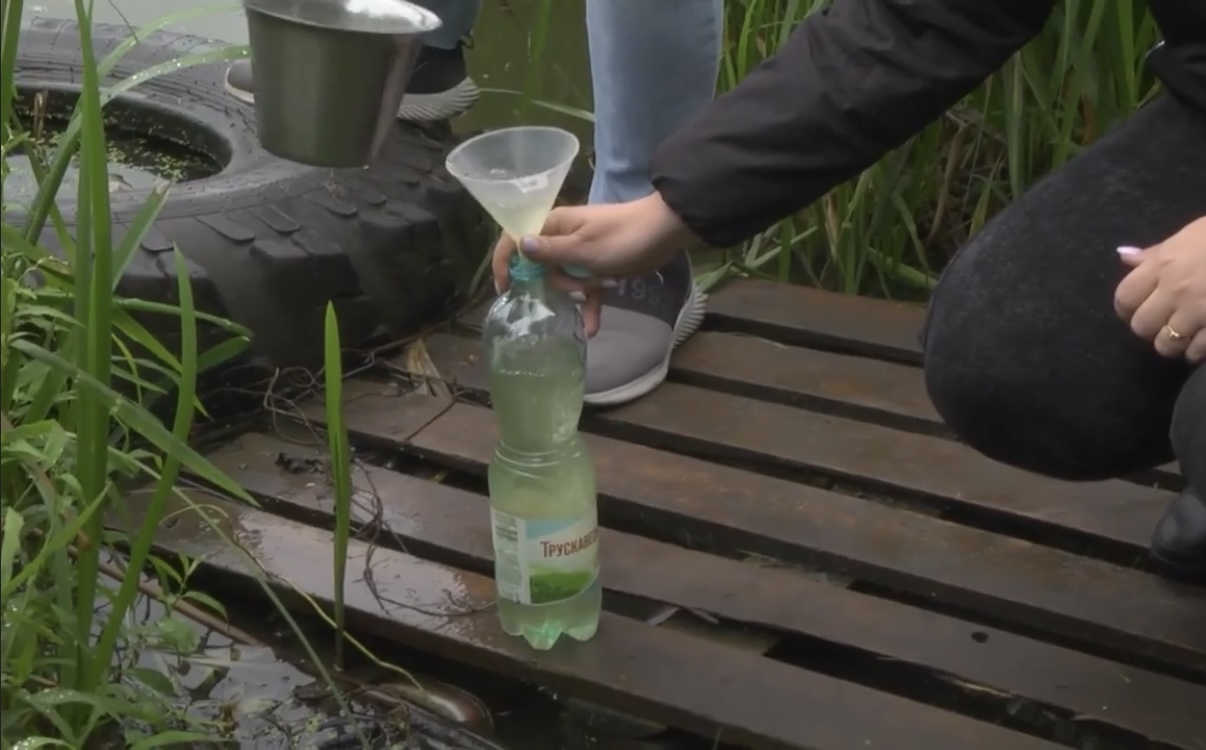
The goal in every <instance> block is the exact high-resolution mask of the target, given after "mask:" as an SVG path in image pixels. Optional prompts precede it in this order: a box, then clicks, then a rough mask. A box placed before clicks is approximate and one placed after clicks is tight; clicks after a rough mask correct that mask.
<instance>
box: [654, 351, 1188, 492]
mask: <svg viewBox="0 0 1206 750" xmlns="http://www.w3.org/2000/svg"><path fill="white" fill-rule="evenodd" d="M670 373H671V377H672V378H673V379H674V380H676V381H678V382H682V383H686V384H688V385H698V386H701V387H707V388H712V389H714V390H720V391H724V392H726V393H733V394H736V395H739V396H748V397H751V398H756V399H760V400H763V401H773V402H776V403H781V404H787V405H790V406H800V407H804V408H808V409H811V410H813V411H822V412H825V413H830V414H836V415H838V416H843V417H849V418H851V419H858V420H862V421H867V422H875V423H877V424H882V425H885V426H889V427H894V428H897V429H903V430H909V431H912V432H920V433H923V434H927V435H943V436H949V434H950V431H949V430H948V429H947V427H946V425H945V424H944V423H943V421H942V418H941V417H939V416H938V413H937V412H936V411H935V410H934V407H933V404H932V403H931V402H930V398H929V394H928V393H927V392H926V389H925V375H924V373H923V372H922V371H921V370H920V369H918V368H916V367H910V366H908V365H901V364H895V363H891V362H882V361H879V360H873V359H867V358H865V357H856V356H851V355H844V354H833V353H831V352H823V351H818V350H816V349H805V348H801V347H795V346H789V345H787V344H780V343H778V342H776V341H771V340H769V339H764V338H759V337H757V336H750V335H743V334H732V333H714V332H706V331H705V332H702V333H698V334H696V335H695V336H693V337H692V338H691V340H689V341H687V343H685V344H684V345H683V346H682V347H681V348H680V349H679V350H678V351H677V352H675V354H674V358H673V359H672V360H671V362H670ZM1152 472H1153V473H1156V474H1157V476H1158V478H1160V479H1161V480H1163V481H1165V482H1169V481H1171V483H1172V484H1173V485H1175V486H1179V485H1180V483H1181V481H1182V477H1181V469H1180V467H1179V466H1177V464H1175V463H1171V464H1165V465H1163V466H1159V467H1155V468H1153V469H1152ZM1159 475H1163V476H1159Z"/></svg>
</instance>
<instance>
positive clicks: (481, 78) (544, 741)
mask: <svg viewBox="0 0 1206 750" xmlns="http://www.w3.org/2000/svg"><path fill="white" fill-rule="evenodd" d="M542 5H543V4H542V3H540V2H539V0H485V2H484V3H483V7H482V15H481V18H480V19H479V22H478V33H476V34H475V38H474V41H473V44H472V47H471V49H470V50H469V65H470V72H471V75H472V76H473V77H474V78H475V80H476V81H477V82H478V84H479V86H481V87H482V89H483V95H482V98H481V100H480V101H479V102H478V104H477V105H476V106H475V108H474V109H473V111H472V112H470V113H469V114H468V115H467V116H465V117H463V118H460V119H459V120H458V121H457V122H456V123H455V126H456V128H457V129H458V130H462V131H468V130H478V129H482V128H488V127H498V126H504V125H510V124H520V123H525V124H529V123H540V124H551V125H557V126H560V127H564V128H567V129H569V130H571V131H572V132H574V133H575V134H576V135H578V136H579V138H580V139H582V141H583V144H584V145H586V144H589V142H590V123H589V122H588V121H586V120H585V119H583V118H581V117H575V116H571V115H567V114H564V113H559V112H556V111H553V110H550V109H548V108H542V107H530V106H525V105H524V98H523V97H521V96H520V95H519V92H524V91H526V92H527V93H528V94H530V95H531V97H532V98H534V99H537V100H542V101H547V102H552V103H555V104H557V105H561V106H565V107H570V108H580V109H582V110H585V111H589V110H590V78H589V63H588V58H587V46H586V32H585V27H584V18H583V8H582V3H580V2H564V1H563V0H562V1H559V2H553V3H551V4H550V7H551V9H552V18H551V23H550V28H551V29H552V33H550V34H549V36H548V40H547V43H546V45H545V53H544V57H543V59H542V61H541V62H540V63H539V65H538V66H537V65H534V64H532V63H530V62H529V41H530V33H529V29H531V28H532V26H533V23H532V21H533V18H534V15H535V12H536V11H537V9H538V8H539V7H541V6H542ZM192 7H196V4H195V3H193V2H189V1H188V0H167V1H166V2H165V0H97V2H96V4H95V6H94V21H95V22H97V23H116V24H125V25H130V26H132V27H135V28H137V27H139V26H142V25H144V24H146V23H149V22H151V21H155V20H157V19H160V18H162V17H164V15H166V14H170V13H173V12H178V11H181V10H184V9H186V8H192ZM215 7H220V6H215ZM225 7H226V8H227V9H226V10H222V11H216V12H214V13H212V14H209V15H205V16H201V17H197V18H192V19H189V20H188V21H187V22H186V23H184V24H177V25H174V26H169V27H168V28H169V29H170V30H174V31H180V32H187V33H191V34H196V35H199V36H204V37H207V38H210V39H216V40H221V41H229V42H232V43H245V42H246V39H247V28H246V23H245V20H244V18H243V16H242V13H241V11H239V10H238V9H237V6H236V5H226V6H225ZM38 16H41V17H54V18H73V17H74V16H75V12H74V5H73V2H72V0H27V2H26V3H25V7H24V19H25V21H26V22H28V21H29V20H30V19H32V18H34V17H38ZM110 146H111V149H112V150H113V154H112V155H111V156H112V159H111V164H112V165H116V166H115V168H114V167H113V166H111V169H112V170H113V171H112V173H113V175H114V178H113V184H112V185H111V188H112V189H114V190H121V189H127V187H126V186H134V187H140V186H145V185H146V184H149V183H151V182H153V181H155V180H156V179H158V178H162V177H166V178H170V179H174V180H180V179H189V178H190V177H195V176H202V175H203V174H204V173H205V170H206V169H208V168H209V166H212V165H206V164H205V162H204V159H201V158H195V159H192V160H191V161H190V160H185V161H186V162H187V166H186V167H185V168H180V167H177V170H178V171H177V172H176V173H167V172H165V168H164V167H163V165H162V164H157V163H155V162H154V161H148V160H147V159H145V158H142V157H140V154H143V153H145V152H146V151H147V150H148V149H153V150H156V152H157V153H162V152H163V151H164V149H165V148H167V147H166V146H165V144H163V143H148V142H146V141H145V139H144V140H141V141H140V140H137V139H133V140H131V139H122V138H113V139H112V142H111V144H110ZM172 147H175V146H172ZM197 156H198V155H197V154H195V153H194V154H191V157H197ZM16 158H17V159H18V161H17V162H14V163H12V164H11V166H14V167H15V170H14V171H15V172H17V173H19V174H16V175H14V177H13V178H12V180H11V182H10V183H6V184H5V185H4V197H5V202H6V203H20V202H21V200H22V198H21V196H26V197H25V198H24V200H28V197H29V196H31V195H32V190H33V185H32V181H31V179H30V176H29V174H28V167H25V168H24V169H22V165H21V163H20V162H19V159H20V158H21V157H19V156H18V157H16ZM20 173H23V174H20ZM74 190H75V187H74V183H73V182H71V181H70V180H68V181H65V185H64V188H63V191H64V193H66V194H67V195H74ZM68 191H70V192H68ZM226 604H227V606H228V608H230V615H231V619H232V621H233V622H235V624H241V625H242V627H244V629H251V628H252V627H253V626H254V625H256V624H261V625H262V624H263V614H262V608H261V609H259V610H255V611H250V612H246V613H244V612H241V611H240V610H239V608H238V606H235V605H237V603H234V602H227V603H226ZM152 610H153V607H152ZM147 611H148V613H150V612H151V610H147ZM147 616H153V614H148V615H147ZM184 627H188V628H190V629H193V630H196V633H197V635H196V637H197V638H198V639H199V640H198V642H199V643H200V644H201V645H202V649H201V651H200V652H199V654H198V655H197V656H195V657H193V658H191V659H186V660H180V659H179V658H177V657H171V658H168V657H163V658H162V659H161V658H160V657H157V656H155V655H150V656H148V657H147V658H150V659H152V660H159V661H162V662H165V663H161V664H157V666H159V667H164V666H167V667H169V671H170V673H171V674H172V675H173V679H174V680H175V681H176V682H177V683H178V684H179V685H180V686H182V687H184V688H186V689H187V691H188V692H189V694H190V695H191V696H193V699H194V703H193V705H192V711H193V713H194V714H196V715H199V716H204V717H206V718H210V719H214V720H227V721H230V722H231V724H232V729H231V737H232V740H233V741H234V743H235V744H237V745H238V746H239V747H241V748H247V749H248V750H251V749H252V748H267V749H269V750H271V748H277V747H280V748H286V747H298V746H299V745H298V744H297V741H298V737H299V735H300V736H305V735H306V734H308V733H312V732H313V731H314V730H315V728H316V725H317V724H318V723H319V722H320V721H321V720H322V719H323V718H324V717H323V714H322V713H321V712H320V711H319V710H317V709H316V708H314V707H313V706H311V705H309V704H308V703H306V702H303V701H299V700H298V698H297V694H296V692H295V691H296V689H297V688H298V687H299V686H301V685H304V684H307V683H309V682H311V681H312V678H311V677H310V675H309V674H307V673H306V672H305V671H303V670H301V669H299V668H298V667H296V666H294V665H293V664H291V663H290V662H291V661H293V662H294V663H295V664H296V663H300V662H297V661H296V655H295V654H293V653H292V652H291V646H290V644H288V643H286V642H285V641H286V640H287V639H282V638H280V633H262V632H261V633H260V637H261V638H263V639H264V640H266V641H268V642H270V643H271V644H272V646H273V650H271V651H269V650H266V649H262V648H256V647H250V648H249V647H246V646H240V645H238V644H235V643H232V642H231V641H230V639H229V638H226V637H224V636H222V635H220V634H216V633H213V632H210V631H205V630H204V629H197V628H196V627H195V625H193V624H186V625H185V626H184ZM252 632H255V631H252ZM415 658H421V657H418V656H416V657H415ZM168 661H170V662H171V663H170V664H166V662H168ZM406 666H410V665H409V664H407V665H406ZM433 668H434V669H443V670H445V671H444V672H436V673H435V676H436V677H438V678H439V679H442V680H446V681H448V682H450V683H454V684H458V683H459V684H460V685H461V686H463V687H464V686H468V685H469V684H470V683H472V685H473V687H474V691H475V692H477V691H478V685H479V684H482V683H481V680H482V679H483V678H482V676H481V675H478V676H476V677H474V676H465V675H463V674H459V673H458V671H457V670H456V669H455V668H451V667H448V666H447V665H443V666H440V665H435V666H433ZM483 697H485V698H486V700H487V703H488V704H489V705H490V707H491V708H492V709H493V710H494V712H495V716H496V724H497V728H498V737H499V739H500V741H503V742H505V743H507V744H508V745H509V746H511V747H516V748H523V749H524V750H556V749H558V748H563V747H566V744H565V743H564V742H563V740H562V739H560V733H559V729H558V724H557V708H556V704H554V703H553V702H552V701H551V700H550V699H549V698H547V697H545V696H543V695H541V694H539V693H537V692H535V691H532V690H515V689H513V688H510V689H502V690H499V691H498V693H497V695H495V696H483ZM585 741H586V742H587V743H588V744H590V745H591V746H601V747H602V746H605V745H595V743H594V742H593V741H592V740H591V739H589V738H587V739H586V740H585Z"/></svg>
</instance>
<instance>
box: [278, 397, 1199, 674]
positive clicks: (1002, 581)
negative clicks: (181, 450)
mask: <svg viewBox="0 0 1206 750" xmlns="http://www.w3.org/2000/svg"><path fill="white" fill-rule="evenodd" d="M345 394H346V396H345V398H346V399H347V400H346V403H345V407H344V411H345V415H346V419H347V425H348V429H349V431H351V432H352V433H354V434H355V435H356V436H357V437H358V438H359V439H362V440H366V441H369V442H372V443H374V444H377V445H382V446H389V447H391V448H402V449H409V450H411V451H413V452H416V453H418V454H420V455H423V456H425V457H428V458H431V459H434V460H438V461H442V462H444V463H445V464H447V465H450V466H454V467H457V468H464V469H467V470H470V471H474V472H477V473H482V472H483V471H484V466H483V463H482V462H483V460H484V459H485V458H488V457H489V456H490V455H491V453H492V451H493V447H494V443H495V441H496V439H497V430H496V425H495V422H494V419H493V415H492V414H491V413H490V412H489V410H487V409H483V408H481V407H476V406H472V405H469V404H451V403H449V402H445V401H442V400H438V399H432V398H430V397H420V396H399V395H398V391H397V389H396V388H393V387H391V386H388V385H384V384H380V383H372V382H368V381H356V380H353V381H349V382H348V383H347V385H346V387H345ZM301 408H302V411H303V412H304V413H305V415H306V418H307V419H309V420H311V421H312V422H314V423H322V421H323V420H324V418H325V415H324V411H323V407H322V404H321V403H319V402H308V403H306V404H303V405H302V407H301ZM587 443H588V445H589V446H590V450H591V456H592V458H593V460H594V463H595V466H596V471H597V474H598V481H599V491H600V494H601V496H602V498H603V499H602V500H601V503H600V513H601V514H602V517H603V518H604V523H607V524H608V525H617V524H620V525H624V524H627V525H629V526H631V525H633V524H640V525H641V526H642V527H644V528H649V529H658V530H662V529H664V530H667V533H672V534H676V535H678V538H677V539H676V540H693V541H699V540H704V541H707V540H709V539H712V540H723V541H724V544H725V545H727V546H730V547H731V548H735V549H738V550H745V551H750V552H755V553H758V554H764V555H767V556H769V557H772V558H776V559H781V560H792V561H810V560H816V559H820V560H822V561H824V562H826V563H829V564H831V565H836V566H837V567H838V568H839V570H837V571H835V572H842V573H849V574H851V575H854V576H856V577H858V578H862V579H865V580H869V581H874V582H877V583H881V584H883V585H886V586H890V587H893V588H897V589H900V590H903V591H908V592H911V593H914V594H918V595H921V596H925V597H927V598H933V599H934V600H936V601H945V602H949V603H952V604H957V605H958V606H961V607H965V608H970V609H974V610H978V611H980V612H982V613H985V614H988V615H991V616H993V617H995V618H1000V619H1001V620H1002V621H1004V622H1009V623H1014V624H1019V625H1023V626H1029V627H1034V628H1039V629H1041V630H1044V631H1048V632H1050V633H1055V634H1058V635H1059V636H1060V637H1063V638H1067V639H1070V641H1071V642H1074V643H1075V642H1079V643H1086V644H1090V645H1095V646H1097V647H1105V648H1112V649H1118V650H1120V651H1124V652H1133V653H1136V654H1138V655H1141V656H1144V657H1147V658H1150V659H1152V660H1156V661H1159V662H1160V663H1162V664H1163V665H1164V667H1165V668H1167V670H1168V671H1169V672H1170V673H1172V674H1178V673H1182V672H1184V671H1189V672H1192V673H1194V674H1196V675H1199V676H1206V591H1203V590H1202V589H1199V588H1196V587H1190V586H1178V585H1174V584H1167V583H1164V582H1162V581H1160V580H1159V579H1157V578H1155V577H1153V576H1150V575H1147V574H1145V573H1141V572H1138V571H1134V570H1130V569H1126V568H1120V567H1117V566H1114V565H1110V564H1108V563H1105V562H1101V561H1097V560H1092V559H1087V558H1082V557H1077V556H1075V555H1071V554H1068V553H1065V552H1061V551H1059V550H1054V549H1050V548H1047V547H1042V546H1039V545H1035V544H1031V543H1028V542H1025V541H1022V540H1018V539H1013V538H1010V537H1005V536H1000V535H996V534H990V533H987V532H983V531H979V530H977V529H971V528H967V527H963V526H959V525H957V524H952V523H947V522H944V521H940V520H937V519H934V518H930V517H927V516H922V515H918V514H914V513H909V512H906V511H903V510H898V509H893V508H889V507H885V506H883V505H880V504H877V503H872V502H867V501H864V500H861V499H859V498H855V497H850V496H847V495H839V494H835V493H831V492H826V491H824V490H820V489H817V488H814V487H809V486H805V485H800V484H796V483H793V482H788V481H784V480H778V479H774V478H771V477H766V476H763V475H760V474H754V473H751V472H746V471H742V470H739V469H734V468H730V467H725V466H720V465H716V464H712V463H708V462H705V461H700V460H695V459H691V458H687V457H684V456H679V455H675V454H670V453H663V452H659V451H655V450H653V449H650V448H646V447H642V446H637V445H633V444H631V443H625V442H620V441H616V440H608V439H603V438H598V437H595V436H588V437H587Z"/></svg>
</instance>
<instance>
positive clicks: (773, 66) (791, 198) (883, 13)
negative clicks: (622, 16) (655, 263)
mask: <svg viewBox="0 0 1206 750" xmlns="http://www.w3.org/2000/svg"><path fill="white" fill-rule="evenodd" d="M1053 5H1054V0H835V2H834V3H833V4H832V6H831V7H830V8H829V9H828V10H826V11H823V12H818V13H814V14H813V15H811V16H809V17H808V18H807V19H805V20H804V21H803V22H802V23H801V24H800V26H799V28H797V29H796V30H795V32H794V33H793V34H792V36H791V38H790V39H789V40H788V42H787V43H786V44H785V45H784V47H783V49H782V50H781V51H780V52H779V54H778V55H777V56H776V57H774V58H772V59H769V60H767V61H766V62H765V63H763V64H762V65H761V66H759V67H758V68H756V69H755V70H754V71H752V72H751V73H750V74H749V75H748V76H747V77H746V78H745V80H743V81H742V82H741V84H740V85H739V86H737V87H736V88H735V89H733V90H732V91H730V92H728V93H726V94H724V95H723V96H720V97H718V98H717V99H716V100H715V101H714V102H712V103H711V104H709V105H708V106H707V107H706V108H705V109H704V110H703V111H702V112H701V113H700V114H699V115H697V116H696V117H695V118H693V119H692V120H691V121H690V122H689V123H687V124H686V125H685V126H684V127H683V128H682V129H680V130H679V131H678V132H677V133H675V134H674V135H672V136H671V137H670V138H668V139H667V140H666V141H664V142H663V143H662V145H661V146H660V147H659V148H658V150H657V151H656V152H655V154H654V158H653V164H652V176H653V185H654V188H655V189H656V190H657V191H658V192H659V193H660V194H661V196H662V198H663V199H664V200H665V201H666V202H667V203H668V204H669V206H670V207H671V208H672V209H673V210H674V211H675V213H677V214H678V215H679V216H680V217H681V218H682V219H683V221H684V222H685V223H686V224H687V226H689V227H690V228H691V229H692V230H693V231H694V232H695V233H696V234H697V235H698V236H699V237H700V238H701V239H703V240H705V241H706V242H708V243H710V244H713V245H718V246H724V245H730V244H733V243H736V242H739V241H741V240H744V239H746V238H748V237H750V236H752V235H754V234H756V233H757V232H760V231H762V230H763V229H766V228H767V227H769V226H770V225H772V224H773V223H774V222H776V221H778V220H779V219H781V218H783V217H785V216H787V215H789V214H791V213H792V212H794V211H797V210H799V209H800V208H803V207H804V206H807V205H808V204H810V203H812V202H813V201H814V200H816V199H818V198H820V197H821V196H822V195H824V194H825V193H826V192H828V191H829V190H831V189H832V188H834V187H835V186H837V185H838V184H840V183H842V182H843V181H845V180H847V179H849V178H851V177H853V176H855V175H857V174H858V173H859V172H861V171H862V170H864V169H866V168H867V167H869V166H871V165H872V164H873V163H874V162H875V161H876V160H878V159H879V158H880V157H881V156H883V155H884V154H885V153H887V152H888V151H890V150H891V149H893V148H895V147H897V146H899V145H901V144H902V143H904V142H905V141H906V140H907V139H908V138H909V137H910V136H912V135H914V134H916V133H917V132H918V131H920V130H921V129H922V128H924V127H925V126H926V125H927V124H928V123H929V122H931V121H932V120H934V119H935V118H937V117H938V116H940V115H941V114H942V113H943V112H945V111H946V110H947V109H948V108H950V107H951V106H952V105H954V104H955V103H956V102H958V101H959V100H960V99H961V98H962V97H964V96H965V95H966V94H968V93H969V92H970V91H971V90H972V89H974V88H975V87H976V86H977V85H978V84H980V83H981V82H982V81H983V80H984V79H985V78H987V77H988V76H989V75H990V74H991V73H993V72H994V71H996V70H997V69H998V68H1000V67H1001V66H1002V65H1003V64H1004V63H1005V61H1006V60H1008V59H1009V56H1010V55H1011V54H1013V53H1014V52H1015V51H1017V50H1018V49H1019V48H1021V47H1022V46H1023V45H1024V44H1025V43H1026V42H1027V41H1029V40H1030V39H1031V38H1033V37H1034V36H1035V35H1036V34H1037V33H1038V32H1039V31H1040V30H1041V29H1042V27H1043V24H1044V23H1045V21H1046V19H1047V17H1048V16H1049V15H1050V14H1051V9H1052V7H1053Z"/></svg>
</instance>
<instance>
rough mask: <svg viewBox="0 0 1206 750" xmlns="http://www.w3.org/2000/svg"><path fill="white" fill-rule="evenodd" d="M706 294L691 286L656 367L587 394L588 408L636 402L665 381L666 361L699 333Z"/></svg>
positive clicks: (694, 285)
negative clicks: (672, 335) (665, 348)
mask: <svg viewBox="0 0 1206 750" xmlns="http://www.w3.org/2000/svg"><path fill="white" fill-rule="evenodd" d="M707 307H708V295H707V294H705V293H704V291H703V290H702V289H700V288H699V286H698V285H697V284H694V283H693V284H691V297H690V299H688V300H687V304H685V305H683V309H681V310H679V311H678V319H677V320H675V321H674V340H673V341H672V342H671V344H670V348H669V350H667V351H666V356H665V358H664V359H663V360H662V362H661V364H659V365H658V366H657V367H656V368H654V369H652V370H650V371H649V372H647V373H645V374H644V375H641V376H640V377H638V378H637V379H635V380H632V381H630V382H628V383H625V384H624V385H621V386H618V387H616V388H612V389H611V390H610V391H603V392H602V393H588V394H586V396H585V398H584V399H583V400H584V401H585V402H586V404H587V405H589V406H618V405H620V404H626V403H628V402H629V401H636V400H637V399H638V398H640V397H641V396H644V395H646V394H648V393H650V392H652V391H653V390H654V389H655V388H657V387H658V386H659V385H661V384H662V383H664V382H665V381H666V376H667V375H668V374H669V373H670V358H671V356H673V355H674V350H675V349H677V348H678V347H679V346H680V345H682V343H683V342H684V341H686V340H687V339H689V338H691V335H692V334H694V333H695V332H696V331H698V330H699V327H700V325H702V324H703V319H704V314H705V313H706V312H707Z"/></svg>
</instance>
